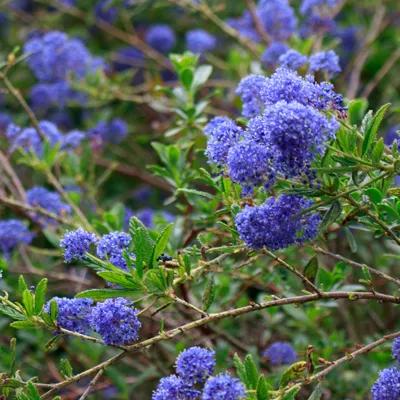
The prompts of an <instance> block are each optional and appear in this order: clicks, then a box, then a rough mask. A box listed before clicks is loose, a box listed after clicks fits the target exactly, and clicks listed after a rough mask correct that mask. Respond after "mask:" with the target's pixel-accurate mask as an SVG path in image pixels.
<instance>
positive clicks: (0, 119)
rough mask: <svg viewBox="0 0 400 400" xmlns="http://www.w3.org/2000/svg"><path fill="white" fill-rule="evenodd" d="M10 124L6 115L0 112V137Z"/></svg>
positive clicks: (9, 118)
mask: <svg viewBox="0 0 400 400" xmlns="http://www.w3.org/2000/svg"><path fill="white" fill-rule="evenodd" d="M11 122H12V119H11V117H10V116H9V115H8V114H6V113H4V112H0V135H3V134H5V133H6V130H7V127H8V125H9V124H10V123H11Z"/></svg>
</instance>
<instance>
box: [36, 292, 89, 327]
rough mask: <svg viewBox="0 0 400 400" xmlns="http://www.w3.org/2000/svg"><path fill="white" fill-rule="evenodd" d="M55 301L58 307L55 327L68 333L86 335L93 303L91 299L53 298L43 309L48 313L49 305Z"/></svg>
mask: <svg viewBox="0 0 400 400" xmlns="http://www.w3.org/2000/svg"><path fill="white" fill-rule="evenodd" d="M52 301H55V302H56V303H57V306H58V314H57V325H58V326H60V327H61V328H64V329H68V330H69V331H73V332H78V333H82V334H86V333H88V332H89V330H90V325H89V315H90V312H91V308H92V304H93V301H92V300H91V299H68V298H66V297H53V298H52V299H51V300H50V301H49V302H47V304H46V305H45V307H44V310H45V311H46V312H47V313H49V312H50V303H51V302H52Z"/></svg>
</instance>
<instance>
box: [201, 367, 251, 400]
mask: <svg viewBox="0 0 400 400" xmlns="http://www.w3.org/2000/svg"><path fill="white" fill-rule="evenodd" d="M245 396H246V390H245V387H244V386H243V384H242V383H241V382H240V380H239V379H237V378H233V377H232V376H230V375H229V374H227V373H225V374H220V375H217V376H213V377H212V378H209V379H208V380H207V382H206V384H205V386H204V391H203V395H202V396H201V400H241V399H244V398H245Z"/></svg>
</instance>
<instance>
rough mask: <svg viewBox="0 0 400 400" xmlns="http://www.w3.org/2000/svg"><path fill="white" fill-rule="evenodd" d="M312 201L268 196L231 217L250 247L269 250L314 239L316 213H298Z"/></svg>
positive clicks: (316, 227)
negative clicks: (261, 202) (259, 203)
mask: <svg viewBox="0 0 400 400" xmlns="http://www.w3.org/2000/svg"><path fill="white" fill-rule="evenodd" d="M312 205H313V202H312V201H311V200H308V199H305V198H303V197H300V196H295V195H281V196H280V197H278V198H277V199H275V198H274V197H270V198H268V199H267V200H266V201H265V203H263V204H261V205H260V206H253V207H250V206H246V207H245V208H244V209H243V210H241V211H240V212H239V213H238V214H237V215H236V218H235V223H236V228H237V230H238V232H239V235H240V238H241V239H242V240H243V241H244V242H245V243H246V245H247V246H248V247H250V248H253V249H260V248H262V247H264V246H265V247H267V248H269V249H271V250H278V249H283V248H286V247H288V246H290V245H292V244H302V243H304V242H306V241H309V240H312V239H314V238H315V237H316V236H317V234H318V227H319V224H320V220H321V219H320V216H319V214H310V215H309V214H302V211H303V210H305V209H307V208H309V207H311V206H312Z"/></svg>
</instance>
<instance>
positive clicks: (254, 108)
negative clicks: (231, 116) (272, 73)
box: [236, 75, 269, 118]
mask: <svg viewBox="0 0 400 400" xmlns="http://www.w3.org/2000/svg"><path fill="white" fill-rule="evenodd" d="M268 82H269V81H268V79H267V78H266V77H265V76H262V75H249V76H246V77H245V78H243V79H242V80H241V81H240V83H239V85H238V87H237V89H236V94H237V95H238V96H240V97H241V99H242V102H243V110H242V114H243V116H245V117H247V118H251V117H255V116H256V115H258V114H260V113H261V112H262V111H263V110H264V107H265V104H266V101H267V93H266V90H267V85H268Z"/></svg>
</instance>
